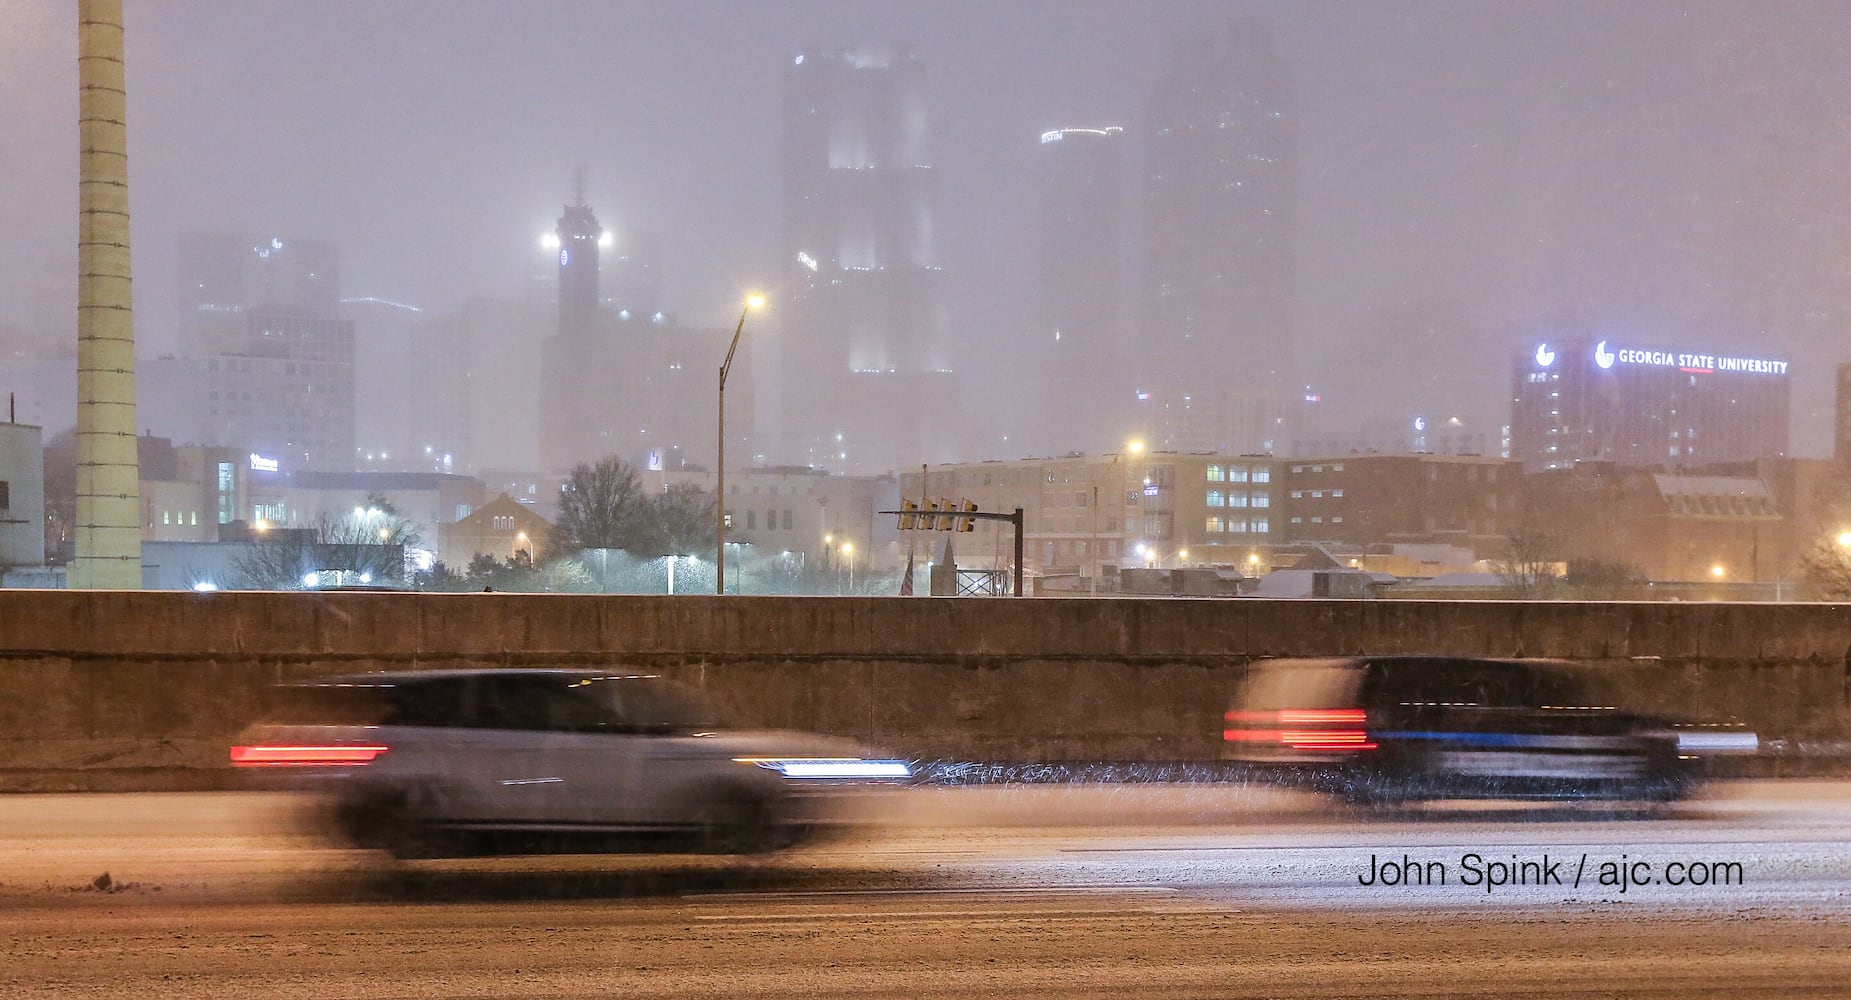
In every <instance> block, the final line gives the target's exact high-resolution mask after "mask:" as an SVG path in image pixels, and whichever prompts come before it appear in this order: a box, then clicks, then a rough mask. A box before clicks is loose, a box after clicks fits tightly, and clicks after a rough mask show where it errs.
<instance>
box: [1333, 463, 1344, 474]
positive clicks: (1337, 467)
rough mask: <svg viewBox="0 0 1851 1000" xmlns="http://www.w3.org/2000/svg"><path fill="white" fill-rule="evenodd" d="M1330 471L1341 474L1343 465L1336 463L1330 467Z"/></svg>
mask: <svg viewBox="0 0 1851 1000" xmlns="http://www.w3.org/2000/svg"><path fill="white" fill-rule="evenodd" d="M1330 471H1332V472H1342V471H1343V463H1342V462H1338V463H1337V464H1335V465H1333V466H1331V467H1330Z"/></svg>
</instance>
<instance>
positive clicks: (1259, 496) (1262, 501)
mask: <svg viewBox="0 0 1851 1000" xmlns="http://www.w3.org/2000/svg"><path fill="white" fill-rule="evenodd" d="M1253 505H1254V506H1255V507H1271V506H1272V505H1273V498H1272V497H1271V496H1270V495H1269V494H1265V493H1255V494H1254V495H1253Z"/></svg>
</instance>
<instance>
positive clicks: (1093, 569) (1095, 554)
mask: <svg viewBox="0 0 1851 1000" xmlns="http://www.w3.org/2000/svg"><path fill="white" fill-rule="evenodd" d="M1124 451H1128V452H1130V453H1131V455H1132V457H1133V458H1136V457H1137V456H1138V455H1139V454H1142V453H1143V451H1144V442H1142V441H1127V442H1125V447H1124ZM1121 454H1123V452H1122V451H1115V452H1113V453H1112V460H1111V461H1110V462H1107V463H1106V471H1107V472H1112V471H1113V470H1115V469H1117V468H1118V457H1119V455H1121ZM1122 486H1124V481H1123V480H1120V481H1119V483H1118V485H1117V486H1114V487H1113V490H1114V492H1116V491H1117V490H1118V489H1119V488H1120V487H1122ZM1119 516H1121V517H1123V516H1124V510H1123V508H1121V509H1120V510H1119ZM1121 528H1122V525H1121ZM1086 559H1087V562H1088V563H1089V564H1090V565H1088V566H1087V567H1086V593H1087V594H1088V595H1089V596H1094V597H1096V596H1098V594H1099V482H1098V480H1097V479H1094V481H1093V540H1092V544H1091V545H1089V546H1087V548H1086Z"/></svg>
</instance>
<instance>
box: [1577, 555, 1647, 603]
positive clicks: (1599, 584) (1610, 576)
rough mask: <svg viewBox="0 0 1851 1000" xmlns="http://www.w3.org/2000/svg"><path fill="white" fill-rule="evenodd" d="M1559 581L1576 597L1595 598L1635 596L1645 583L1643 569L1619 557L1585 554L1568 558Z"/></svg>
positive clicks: (1616, 598) (1605, 599)
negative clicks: (1610, 557)
mask: <svg viewBox="0 0 1851 1000" xmlns="http://www.w3.org/2000/svg"><path fill="white" fill-rule="evenodd" d="M1562 583H1563V584H1564V585H1565V586H1566V587H1568V589H1569V590H1570V591H1571V592H1573V593H1574V595H1575V596H1576V597H1580V598H1584V599H1587V600H1596V601H1612V600H1622V599H1626V598H1637V597H1639V596H1641V595H1640V593H1639V592H1640V590H1641V589H1642V588H1643V587H1644V586H1645V584H1646V577H1645V571H1643V570H1641V569H1640V568H1639V567H1637V566H1634V565H1632V564H1631V563H1627V562H1622V561H1621V560H1618V559H1602V558H1599V557H1595V556H1584V557H1581V558H1577V559H1570V560H1568V573H1567V575H1566V576H1564V577H1562Z"/></svg>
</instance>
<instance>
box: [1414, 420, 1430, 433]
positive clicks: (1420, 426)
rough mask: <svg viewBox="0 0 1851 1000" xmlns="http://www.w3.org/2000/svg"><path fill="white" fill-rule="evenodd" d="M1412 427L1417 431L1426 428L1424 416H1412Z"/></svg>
mask: <svg viewBox="0 0 1851 1000" xmlns="http://www.w3.org/2000/svg"><path fill="white" fill-rule="evenodd" d="M1414 429H1415V430H1417V431H1424V430H1426V429H1427V418H1426V417H1415V418H1414Z"/></svg>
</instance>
